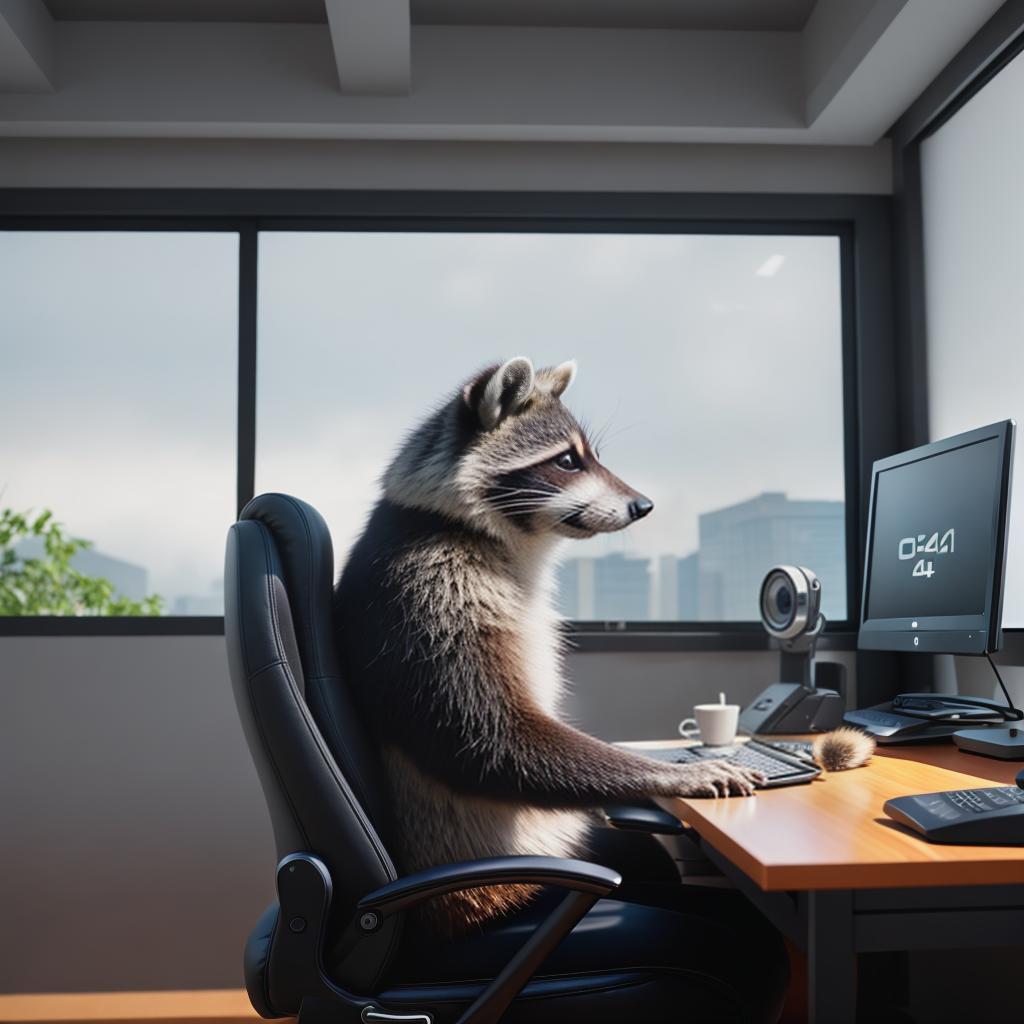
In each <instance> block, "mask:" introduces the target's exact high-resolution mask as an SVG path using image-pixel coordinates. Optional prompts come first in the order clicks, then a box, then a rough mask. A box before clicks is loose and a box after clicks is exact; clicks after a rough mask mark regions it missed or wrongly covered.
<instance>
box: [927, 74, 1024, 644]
mask: <svg viewBox="0 0 1024 1024" xmlns="http://www.w3.org/2000/svg"><path fill="white" fill-rule="evenodd" d="M1022 100H1024V55H1022V56H1017V57H1015V58H1014V59H1013V60H1012V61H1011V62H1010V63H1009V64H1008V65H1007V66H1006V67H1004V68H1003V69H1002V70H1001V71H999V73H998V74H997V75H996V76H995V77H994V78H993V79H992V80H991V81H990V82H989V83H988V84H987V85H985V86H984V88H982V89H981V91H980V92H979V93H978V94H977V95H976V96H974V97H973V98H972V99H970V100H969V101H968V102H967V103H966V105H965V106H963V107H962V108H961V109H960V110H958V111H957V112H956V113H955V114H953V116H952V117H951V118H950V119H949V120H948V121H947V122H946V123H945V124H943V125H942V126H941V127H940V128H939V129H938V130H937V131H936V132H935V133H934V134H933V135H931V136H930V137H928V138H926V139H925V140H924V141H923V142H922V143H921V188H922V206H923V217H924V271H925V273H924V285H925V317H924V322H925V326H926V331H927V344H928V360H927V365H928V407H929V414H930V420H931V423H930V433H931V437H932V440H937V439H938V438H941V437H948V436H949V435H951V434H957V433H960V432H961V431H964V430H970V429H971V428H973V427H980V426H984V425H985V424H987V423H992V422H994V421H995V420H1001V419H1015V420H1016V421H1017V423H1018V427H1019V425H1020V424H1021V422H1022V420H1024V345H1022V344H1021V337H1020V308H1019V307H1020V299H1019V294H1018V293H1019V288H1020V281H1021V276H1022V274H1024V199H1022V197H1021V191H1020V181H1021V172H1022V170H1024V136H1022V134H1021V132H1020V130H1019V128H1018V123H1019V118H1020V115H1019V111H1020V108H1021V101H1022ZM1015 462H1016V465H1015V467H1014V470H1015V473H1014V475H1015V477H1016V481H1017V486H1018V487H1020V485H1021V482H1022V481H1024V442H1022V439H1021V438H1019V437H1018V438H1017V445H1016V455H1015ZM1008 537H1009V540H1008V544H1007V551H1006V582H1005V586H1004V597H1003V601H1004V603H1003V625H1004V626H1005V627H1007V628H1017V629H1019V628H1021V627H1024V544H1022V543H1021V538H1022V537H1024V502H1022V501H1019V500H1017V501H1011V503H1010V526H1009V534H1008Z"/></svg>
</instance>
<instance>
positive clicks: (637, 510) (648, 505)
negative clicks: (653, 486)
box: [629, 496, 654, 523]
mask: <svg viewBox="0 0 1024 1024" xmlns="http://www.w3.org/2000/svg"><path fill="white" fill-rule="evenodd" d="M652 508H654V502H653V501H651V499H650V498H644V497H642V496H641V497H639V498H634V499H633V500H632V501H631V502H630V503H629V518H630V520H631V521H632V522H634V523H635V522H636V521H637V520H638V519H643V517H644V516H645V515H647V514H648V513H649V512H650V511H651V509H652Z"/></svg>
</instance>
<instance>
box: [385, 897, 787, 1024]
mask: <svg viewBox="0 0 1024 1024" xmlns="http://www.w3.org/2000/svg"><path fill="white" fill-rule="evenodd" d="M624 889H625V890H626V891H625V892H624V893H623V895H624V896H626V897H627V898H626V899H604V900H600V901H598V903H597V904H595V906H594V907H593V909H592V910H591V911H590V912H589V913H588V914H587V915H586V917H584V918H583V920H582V921H581V922H580V923H579V924H578V925H577V926H576V928H575V929H574V930H573V932H572V933H571V934H570V935H569V936H568V937H567V938H566V939H564V940H563V941H562V942H561V944H560V945H559V946H558V947H557V948H556V949H555V950H554V951H553V952H552V953H551V955H550V956H549V957H548V959H547V961H545V963H544V965H543V966H542V967H541V969H540V970H539V971H538V973H537V975H536V976H535V978H534V980H533V981H532V982H531V983H530V984H529V985H527V987H526V988H525V989H524V990H523V992H522V993H521V995H520V996H519V998H518V999H517V1000H516V1002H515V1003H514V1004H513V1006H512V1008H510V1010H509V1012H508V1014H507V1015H506V1017H505V1018H504V1019H505V1020H508V1021H519V1020H522V1021H530V1022H537V1024H543V1022H546V1021H548V1020H551V1021H555V1020H560V1021H562V1022H564V1021H565V1020H567V1019H569V1020H587V1021H603V1020H608V1021H613V1020H615V1021H622V1020H643V1021H674V1020H686V1021H688V1022H693V1021H761V1020H765V1021H769V1020H771V1021H774V1020H776V1019H777V1017H778V1014H779V1011H780V1009H781V1002H782V999H783V995H784V992H785V988H786V979H787V975H788V961H787V957H786V952H785V948H784V946H783V944H782V942H781V941H780V939H779V937H778V935H777V934H776V933H775V932H774V931H773V930H771V929H770V928H768V927H766V926H765V924H764V922H763V919H762V918H760V916H759V915H757V914H756V912H754V911H753V909H752V908H751V907H750V905H749V904H748V903H747V902H746V900H745V899H744V898H743V897H742V896H740V895H739V894H738V893H735V892H731V891H724V890H722V889H703V888H701V887H697V886H680V885H678V884H676V885H656V886H643V885H638V886H626V887H624ZM560 897H561V894H560V893H558V892H549V893H544V894H542V895H541V896H540V897H538V898H537V900H536V901H535V902H534V903H533V905H531V906H530V907H528V908H526V909H525V910H524V911H522V912H521V913H520V914H518V915H516V916H514V917H511V918H508V919H505V920H502V921H499V922H496V923H495V924H493V925H491V926H490V927H488V928H487V929H485V930H482V931H477V932H475V933H472V934H469V935H467V936H465V937H462V938H460V939H455V940H446V941H439V940H438V939H437V938H436V937H431V936H429V935H420V934H417V933H416V932H415V931H410V933H409V934H407V936H406V938H405V941H404V943H403V948H402V951H401V953H400V956H399V959H398V961H397V962H396V963H395V965H394V967H393V969H392V970H391V971H389V979H388V982H387V984H386V987H387V991H386V992H381V1002H382V1003H384V1004H385V1005H387V1004H389V1003H390V1004H393V1005H394V1006H395V1007H396V1008H398V1007H401V1006H408V1007H410V1008H412V1007H413V1006H414V1005H415V1004H416V1003H417V1001H419V1002H420V1003H422V1004H423V1005H424V1006H426V1007H429V1008H430V1009H431V1010H432V1011H435V1012H436V1014H437V1019H438V1021H439V1022H441V1021H445V1020H448V1019H452V1020H454V1019H456V1017H457V1016H458V1012H459V1011H460V1010H461V1009H463V1008H464V1007H465V1006H466V1004H467V1003H468V1002H470V1001H471V1000H472V999H473V998H475V996H476V995H477V994H479V992H480V991H481V990H482V989H483V987H484V985H485V984H486V982H487V981H489V980H490V979H491V978H493V977H494V976H495V975H496V974H497V973H498V971H499V970H500V969H501V968H502V967H503V966H504V964H505V963H507V961H508V960H509V959H510V958H511V956H512V955H513V953H514V952H515V951H516V950H517V949H518V948H519V947H520V946H521V945H522V943H523V942H524V941H525V940H526V938H527V937H528V936H529V934H530V932H531V931H532V930H533V929H534V928H535V927H536V925H537V924H538V922H539V921H540V920H542V919H543V918H544V917H545V916H546V915H547V914H548V913H550V910H551V908H552V906H553V904H554V903H555V902H557V901H558V899H559V898H560ZM449 1008H450V1011H451V1017H450V1018H449V1017H448V1016H446V1014H447V1012H448V1009H449Z"/></svg>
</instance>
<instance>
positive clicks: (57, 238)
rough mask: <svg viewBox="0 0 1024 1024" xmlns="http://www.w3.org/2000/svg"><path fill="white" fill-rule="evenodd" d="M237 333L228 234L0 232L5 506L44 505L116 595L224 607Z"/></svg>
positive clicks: (165, 604) (31, 544) (233, 251)
mask: <svg viewBox="0 0 1024 1024" xmlns="http://www.w3.org/2000/svg"><path fill="white" fill-rule="evenodd" d="M237 337H238V235H237V234H234V233H192V232H141V231H136V232H107V231H104V232H98V231H74V232H62V231H24V232H23V231H7V232H0V345H2V349H3V381H4V389H3V391H4V400H3V403H2V405H0V436H2V437H3V458H2V460H0V494H2V497H0V507H3V508H8V509H13V510H15V511H19V512H20V511H25V510H28V509H33V510H35V512H36V513H38V512H40V511H42V510H44V509H48V510H51V511H52V512H53V514H54V517H55V519H56V520H58V521H60V522H61V523H63V524H64V527H65V530H66V533H67V534H68V535H70V536H72V537H78V538H84V539H86V540H89V541H91V542H92V544H93V547H92V548H91V549H90V550H88V551H83V552H80V553H79V554H77V555H76V556H75V559H74V562H73V565H74V567H75V568H76V569H77V570H78V571H80V572H82V573H84V574H86V575H88V576H92V577H99V578H102V579H107V580H109V581H110V582H111V583H112V584H114V588H115V592H116V594H117V595H120V596H121V597H123V598H128V599H131V600H134V601H138V600H140V599H142V598H143V597H145V596H146V595H152V594H155V595H158V596H159V597H160V598H161V599H162V609H163V612H164V613H170V614H177V615H219V614H221V613H222V607H223V602H222V597H221V577H222V572H223V570H222V565H223V558H224V535H225V532H226V530H227V527H228V526H229V525H230V523H231V522H232V521H233V519H234V513H235V485H236V457H235V447H236V445H235V423H236V388H237V383H236V382H237V372H238V370H237ZM40 547H41V542H40V541H39V540H38V539H36V540H32V539H28V540H25V541H23V542H22V543H21V545H20V546H19V550H20V551H21V553H22V554H23V555H25V556H26V557H28V556H32V555H38V554H40V550H39V549H40Z"/></svg>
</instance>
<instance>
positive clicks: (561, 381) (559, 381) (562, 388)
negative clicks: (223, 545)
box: [537, 359, 576, 398]
mask: <svg viewBox="0 0 1024 1024" xmlns="http://www.w3.org/2000/svg"><path fill="white" fill-rule="evenodd" d="M537 376H538V378H541V377H542V378H543V379H544V383H545V384H546V385H547V389H548V392H549V393H550V394H551V397H552V398H559V397H560V396H561V395H563V394H565V392H566V391H568V390H569V385H570V384H572V382H573V381H574V380H575V379H576V360H575V359H570V360H569V361H568V362H567V363H561V364H559V365H558V366H555V367H553V368H552V369H550V370H541V372H540V373H539V374H538V375H537Z"/></svg>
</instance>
